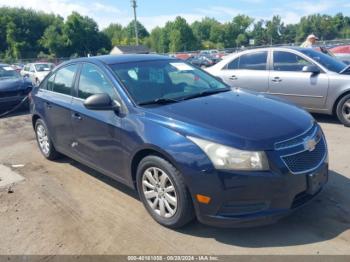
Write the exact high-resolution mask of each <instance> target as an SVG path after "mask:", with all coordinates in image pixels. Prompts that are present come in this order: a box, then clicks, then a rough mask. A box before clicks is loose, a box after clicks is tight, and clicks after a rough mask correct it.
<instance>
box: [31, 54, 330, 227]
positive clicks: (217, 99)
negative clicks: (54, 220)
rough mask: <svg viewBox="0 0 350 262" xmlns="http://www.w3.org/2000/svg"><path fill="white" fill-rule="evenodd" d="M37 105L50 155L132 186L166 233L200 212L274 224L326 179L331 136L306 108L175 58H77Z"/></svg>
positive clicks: (49, 80) (222, 221) (212, 220)
mask: <svg viewBox="0 0 350 262" xmlns="http://www.w3.org/2000/svg"><path fill="white" fill-rule="evenodd" d="M31 110H32V114H33V118H32V120H33V127H34V129H35V133H36V137H37V141H38V145H39V148H40V150H41V152H42V154H43V155H44V156H45V157H46V158H47V159H50V160H53V159H55V158H57V157H59V156H60V154H64V155H66V156H69V157H71V158H73V159H75V160H77V161H79V162H82V163H83V164H85V165H87V166H90V167H91V168H93V169H96V170H98V171H100V172H102V173H103V174H106V175H108V176H110V177H112V178H114V179H116V180H118V181H120V182H122V183H124V184H126V185H128V186H130V187H132V188H135V189H136V190H137V191H138V193H139V196H140V199H141V200H142V202H143V203H144V205H145V207H146V209H147V211H148V212H149V213H150V215H151V216H152V217H153V218H154V219H155V220H156V221H157V222H159V223H160V224H162V225H164V226H167V227H171V228H177V227H181V226H183V225H185V224H186V223H188V222H189V221H191V220H192V219H194V218H195V217H197V219H198V220H199V221H201V222H202V223H205V224H209V225H215V226H225V227H239V226H256V225H263V224H269V223H273V222H275V221H277V220H278V219H280V218H281V217H283V216H285V215H287V214H288V213H290V211H292V210H294V209H295V208H297V207H299V206H301V205H302V204H304V203H306V202H307V201H308V200H310V199H311V198H313V197H314V196H315V195H316V194H317V193H319V192H320V191H321V189H322V187H323V186H324V184H325V183H326V182H327V179H328V153H327V145H326V140H325V137H324V135H323V132H322V130H321V128H320V126H319V125H318V124H317V123H316V122H315V121H314V119H313V118H312V116H311V115H310V114H309V113H307V112H305V111H304V110H302V109H300V108H298V107H296V106H294V105H291V104H287V103H284V102H281V101H279V100H276V99H274V98H271V97H265V96H264V95H261V94H260V95H256V94H253V93H249V92H244V91H241V90H239V89H237V90H231V89H230V88H229V87H228V86H227V85H226V84H224V83H223V82H221V81H219V80H217V79H216V78H215V77H213V76H211V75H209V74H208V73H206V72H204V71H202V70H201V69H198V68H196V67H193V66H191V65H190V64H187V63H184V62H183V61H180V60H177V59H172V58H169V57H164V56H158V55H122V56H100V57H93V58H82V59H76V60H71V61H69V62H66V63H64V64H62V65H60V66H59V67H57V68H56V69H54V70H53V71H52V72H51V73H50V74H49V75H48V76H47V77H46V78H45V80H44V81H43V82H42V83H41V85H40V86H39V87H37V88H35V89H34V90H33V92H32V106H31ZM116 201H118V200H116Z"/></svg>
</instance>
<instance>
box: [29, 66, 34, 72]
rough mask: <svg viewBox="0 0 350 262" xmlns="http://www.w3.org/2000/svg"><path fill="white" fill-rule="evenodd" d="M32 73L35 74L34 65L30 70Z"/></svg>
mask: <svg viewBox="0 0 350 262" xmlns="http://www.w3.org/2000/svg"><path fill="white" fill-rule="evenodd" d="M29 71H30V72H32V73H34V72H35V68H34V65H31V66H30V69H29Z"/></svg>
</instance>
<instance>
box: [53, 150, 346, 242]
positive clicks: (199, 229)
mask: <svg viewBox="0 0 350 262" xmlns="http://www.w3.org/2000/svg"><path fill="white" fill-rule="evenodd" d="M57 162H61V163H69V164H70V165H72V166H73V167H75V168H78V169H80V170H81V171H82V172H85V173H87V174H88V175H90V176H92V177H94V178H96V179H98V180H100V181H102V182H104V183H106V184H108V185H109V186H111V187H113V188H115V189H116V190H119V191H121V192H123V193H124V194H127V195H129V196H130V197H133V198H134V199H137V200H139V197H138V194H137V192H136V191H134V190H133V189H131V188H129V187H127V186H125V185H124V184H122V183H119V182H117V181H115V180H114V179H112V178H110V177H108V176H105V175H103V174H101V173H99V172H97V171H95V170H93V169H91V168H89V167H87V166H85V165H83V164H80V163H79V162H76V161H75V160H72V159H70V158H67V157H63V158H61V159H60V160H58V161H57ZM348 192H350V179H349V178H347V177H345V176H344V175H342V174H339V173H337V172H335V171H330V173H329V182H328V183H327V185H326V186H325V188H324V190H323V191H322V192H321V193H320V194H319V195H318V196H317V197H316V198H315V199H313V200H312V201H311V202H309V203H308V204H306V205H304V206H303V207H301V208H299V209H297V210H295V212H293V213H292V214H291V215H290V216H288V217H286V218H284V219H282V220H281V221H279V222H278V223H276V224H272V225H269V226H263V227H255V228H237V229H234V228H229V229H227V228H215V227H210V226H207V225H203V224H201V223H199V222H198V221H193V222H191V223H190V224H189V225H187V226H185V227H183V228H181V229H177V230H176V231H177V232H178V233H181V234H186V235H192V236H195V237H202V238H212V239H215V240H216V241H218V242H221V243H224V244H227V245H234V246H240V247H251V248H259V247H284V246H296V245H304V244H312V243H317V242H323V241H326V240H330V239H333V238H336V237H337V236H338V235H340V234H342V233H343V232H345V231H347V230H349V229H350V206H349V204H348V203H349V202H350V194H349V193H348Z"/></svg>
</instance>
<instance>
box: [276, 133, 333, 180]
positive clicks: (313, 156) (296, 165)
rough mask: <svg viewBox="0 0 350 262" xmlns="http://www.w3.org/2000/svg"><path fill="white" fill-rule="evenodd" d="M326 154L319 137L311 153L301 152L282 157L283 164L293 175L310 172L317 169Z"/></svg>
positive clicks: (324, 146)
mask: <svg viewBox="0 0 350 262" xmlns="http://www.w3.org/2000/svg"><path fill="white" fill-rule="evenodd" d="M326 154H327V148H326V143H325V141H324V138H323V137H321V139H320V140H319V142H318V143H317V145H316V147H315V149H314V150H313V151H308V150H306V151H303V152H300V153H296V154H293V155H289V156H284V157H282V159H283V161H284V163H285V164H286V166H287V167H288V168H289V170H290V171H291V172H292V173H294V174H300V173H304V172H308V171H312V170H313V169H315V168H317V167H318V166H319V165H320V164H321V162H322V161H323V160H324V158H325V157H326Z"/></svg>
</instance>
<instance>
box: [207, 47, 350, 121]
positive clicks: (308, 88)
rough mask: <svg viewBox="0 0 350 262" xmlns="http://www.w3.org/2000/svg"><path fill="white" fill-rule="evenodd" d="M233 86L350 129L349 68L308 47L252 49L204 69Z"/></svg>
mask: <svg viewBox="0 0 350 262" xmlns="http://www.w3.org/2000/svg"><path fill="white" fill-rule="evenodd" d="M206 70H207V71H208V72H209V73H211V74H213V75H215V76H217V77H220V78H221V79H222V80H223V81H224V82H226V83H227V84H229V85H230V86H232V87H239V88H244V89H249V90H253V91H256V92H261V93H267V94H271V95H275V96H279V97H282V98H285V99H288V100H290V101H292V102H294V103H295V104H297V105H299V106H302V107H304V108H305V109H306V110H308V111H310V112H315V113H323V114H330V115H331V114H334V115H336V116H337V117H338V118H339V120H340V121H341V122H342V123H343V124H344V125H345V126H348V127H350V66H349V65H347V64H345V63H343V62H342V61H340V60H338V59H336V58H333V57H330V56H328V55H325V54H323V53H321V52H318V51H316V50H313V49H310V48H298V47H295V48H294V47H276V48H262V49H251V50H247V51H243V52H240V53H236V54H233V55H230V56H229V57H227V58H225V59H224V60H222V61H221V62H219V63H218V64H216V65H214V66H212V67H209V68H207V69H206Z"/></svg>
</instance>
